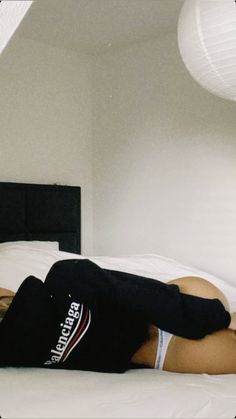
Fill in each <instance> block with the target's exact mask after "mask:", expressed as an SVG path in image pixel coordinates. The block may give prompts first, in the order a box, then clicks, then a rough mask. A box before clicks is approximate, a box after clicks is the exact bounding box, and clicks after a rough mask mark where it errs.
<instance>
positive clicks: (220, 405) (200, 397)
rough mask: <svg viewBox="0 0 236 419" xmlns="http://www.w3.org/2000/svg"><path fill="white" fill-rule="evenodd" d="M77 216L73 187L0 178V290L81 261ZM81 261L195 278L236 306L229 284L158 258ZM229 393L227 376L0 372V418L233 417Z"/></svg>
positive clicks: (232, 383)
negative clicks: (69, 261) (206, 281)
mask: <svg viewBox="0 0 236 419" xmlns="http://www.w3.org/2000/svg"><path fill="white" fill-rule="evenodd" d="M80 219H81V214H80V188H78V187H68V186H58V185H28V184H11V183H10V184H9V183H0V242H1V243H0V278H1V282H0V284H1V287H8V288H10V289H13V290H17V288H18V287H19V285H20V284H21V282H22V281H23V280H24V278H25V277H26V276H28V275H30V274H32V275H35V276H37V277H39V278H41V279H42V280H43V279H44V278H45V276H46V274H47V272H48V270H49V268H50V267H51V266H52V265H53V263H55V262H56V261H58V260H63V259H68V258H79V259H80V258H84V257H85V256H84V255H81V254H80V253H81V247H80V246H81V241H80V224H81V223H80ZM86 258H89V259H91V260H92V261H94V262H95V263H97V264H98V265H99V266H101V267H104V268H108V269H115V270H120V271H126V272H130V273H134V274H138V275H142V276H146V277H151V278H154V279H159V280H161V281H163V282H167V281H168V280H170V279H173V278H176V277H180V276H187V275H196V276H200V277H201V276H203V277H205V278H206V279H209V280H210V281H212V282H213V283H214V284H215V285H216V286H218V287H219V288H220V289H221V290H222V291H223V292H224V293H225V295H226V296H227V298H228V299H229V301H230V305H231V310H232V311H236V286H235V285H234V284H231V283H228V282H226V281H224V280H222V279H221V278H218V277H215V276H213V275H211V274H210V273H207V272H202V271H200V270H198V269H197V268H194V267H191V266H186V265H184V264H182V263H180V262H179V261H176V260H173V259H170V258H168V257H166V256H163V255H157V254H143V255H129V256H117V257H106V256H94V255H91V256H86ZM16 272H17V275H16ZM235 395H236V376H235V375H233V374H232V375H231V374H230V375H224V376H220V375H214V376H212V375H207V374H202V375H194V374H175V373H168V372H165V371H161V372H160V371H155V370H150V369H142V370H129V371H127V372H126V373H124V374H104V373H94V372H86V371H66V370H58V371H57V370H49V369H47V370H44V369H37V368H30V369H26V368H19V369H18V368H1V369H0V416H1V417H2V418H106V417H107V418H108V417H109V418H144V417H146V418H234V417H235V415H236V396H235Z"/></svg>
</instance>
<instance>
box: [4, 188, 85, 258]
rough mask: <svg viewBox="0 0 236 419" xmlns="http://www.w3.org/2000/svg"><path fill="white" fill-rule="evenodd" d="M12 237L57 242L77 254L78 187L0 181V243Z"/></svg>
mask: <svg viewBox="0 0 236 419" xmlns="http://www.w3.org/2000/svg"><path fill="white" fill-rule="evenodd" d="M16 240H46V241H47V240H50V241H58V242H59V249H60V250H64V251H67V252H73V253H80V252H81V194H80V187H78V186H61V185H37V184H29V183H6V182H0V242H5V241H16Z"/></svg>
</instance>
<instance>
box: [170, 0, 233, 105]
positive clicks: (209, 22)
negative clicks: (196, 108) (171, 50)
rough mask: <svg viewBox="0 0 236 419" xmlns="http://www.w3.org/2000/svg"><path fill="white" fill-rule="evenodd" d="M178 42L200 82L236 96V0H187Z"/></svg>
mask: <svg viewBox="0 0 236 419" xmlns="http://www.w3.org/2000/svg"><path fill="white" fill-rule="evenodd" d="M178 44H179V50H180V53H181V56H182V59H183V61H184V63H185V65H186V67H187V69H188V70H189V72H190V74H191V75H192V77H193V78H194V79H195V80H196V81H197V82H198V83H199V84H200V85H202V86H203V87H204V88H206V89H207V90H209V91H210V92H212V93H213V94H215V95H217V96H220V97H223V98H225V99H231V100H236V2H235V0H186V1H185V3H184V5H183V7H182V9H181V12H180V16H179V22H178Z"/></svg>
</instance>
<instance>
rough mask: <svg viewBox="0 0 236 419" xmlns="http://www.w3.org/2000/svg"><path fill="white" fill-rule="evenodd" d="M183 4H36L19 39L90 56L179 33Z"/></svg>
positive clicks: (56, 0) (81, 0) (72, 0)
mask: <svg viewBox="0 0 236 419" xmlns="http://www.w3.org/2000/svg"><path fill="white" fill-rule="evenodd" d="M182 3H183V0H47V1H45V0H44V1H43V0H35V1H34V3H33V5H32V6H31V8H30V10H29V12H28V14H27V15H26V17H25V19H24V20H23V22H22V24H21V26H20V27H19V28H18V31H17V35H18V36H20V37H23V38H27V39H31V40H34V41H38V42H43V43H46V44H48V45H52V46H55V47H60V48H61V47H62V48H67V49H71V50H74V51H78V52H83V53H86V54H101V53H104V52H107V51H108V49H109V48H111V47H112V48H120V47H122V46H124V45H127V44H130V43H134V42H140V41H144V40H147V39H150V38H156V37H158V36H159V35H160V33H162V34H163V33H167V32H174V31H176V25H177V19H178V14H179V11H180V8H181V5H182Z"/></svg>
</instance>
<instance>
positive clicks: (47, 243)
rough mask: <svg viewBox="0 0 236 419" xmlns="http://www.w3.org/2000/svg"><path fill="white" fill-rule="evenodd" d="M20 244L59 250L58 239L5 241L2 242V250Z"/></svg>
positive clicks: (0, 248) (0, 246)
mask: <svg viewBox="0 0 236 419" xmlns="http://www.w3.org/2000/svg"><path fill="white" fill-rule="evenodd" d="M14 246H20V247H31V248H36V249H52V250H59V243H58V242H57V241H40V240H32V241H28V240H19V241H12V242H3V243H0V250H4V249H8V248H10V247H14Z"/></svg>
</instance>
